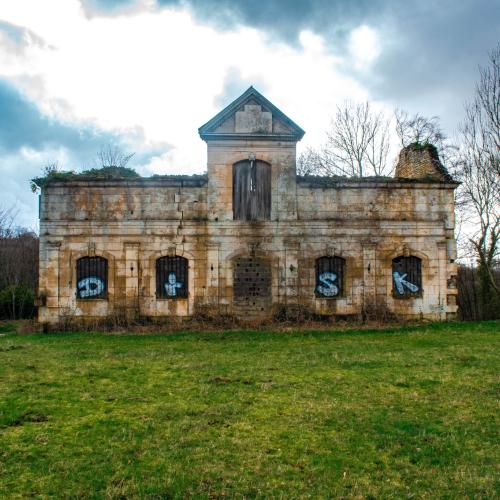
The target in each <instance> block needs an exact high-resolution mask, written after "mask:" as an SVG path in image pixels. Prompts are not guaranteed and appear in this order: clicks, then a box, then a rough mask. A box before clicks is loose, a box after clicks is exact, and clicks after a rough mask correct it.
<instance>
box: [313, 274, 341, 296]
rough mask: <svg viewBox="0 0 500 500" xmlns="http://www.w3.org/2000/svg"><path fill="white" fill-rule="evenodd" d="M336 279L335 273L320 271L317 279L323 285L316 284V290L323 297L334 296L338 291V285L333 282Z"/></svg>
mask: <svg viewBox="0 0 500 500" xmlns="http://www.w3.org/2000/svg"><path fill="white" fill-rule="evenodd" d="M336 279H337V275H336V274H335V273H328V272H327V273H321V274H320V275H319V281H320V282H321V283H323V285H325V286H323V285H318V286H317V287H316V291H317V292H318V293H319V294H321V295H323V296H325V297H335V296H336V295H338V293H339V288H338V286H337V285H335V284H334V281H335V280H336Z"/></svg>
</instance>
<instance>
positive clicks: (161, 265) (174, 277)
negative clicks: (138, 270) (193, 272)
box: [156, 257, 188, 299]
mask: <svg viewBox="0 0 500 500" xmlns="http://www.w3.org/2000/svg"><path fill="white" fill-rule="evenodd" d="M156 296H157V297H158V298H160V299H185V298H187V296H188V260H187V259H185V258H184V257H160V258H159V259H157V260H156Z"/></svg>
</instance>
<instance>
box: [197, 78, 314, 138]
mask: <svg viewBox="0 0 500 500" xmlns="http://www.w3.org/2000/svg"><path fill="white" fill-rule="evenodd" d="M198 132H199V134H200V137H201V138H202V139H203V140H205V141H207V140H216V139H218V140H221V139H237V138H253V139H255V138H262V139H267V140H269V139H271V140H272V139H276V140H292V141H299V140H300V139H301V138H302V137H303V135H304V131H303V130H302V129H301V128H300V127H299V126H298V125H297V124H296V123H294V122H293V121H292V120H291V119H290V118H288V117H287V116H286V115H285V114H284V113H283V112H282V111H280V110H279V109H278V108H277V107H276V106H274V104H272V103H271V102H270V101H268V100H267V99H266V98H265V97H264V96H263V95H262V94H260V93H259V92H258V91H257V90H255V89H254V88H253V87H250V88H249V89H248V90H247V91H246V92H245V93H243V94H242V95H241V96H240V97H238V98H237V99H236V100H234V101H233V102H232V103H231V104H229V106H227V107H226V108H224V109H223V110H222V111H221V112H220V113H218V114H217V115H215V116H214V117H213V118H212V119H211V120H209V121H208V122H207V123H205V125H203V126H201V127H200V128H199V129H198Z"/></svg>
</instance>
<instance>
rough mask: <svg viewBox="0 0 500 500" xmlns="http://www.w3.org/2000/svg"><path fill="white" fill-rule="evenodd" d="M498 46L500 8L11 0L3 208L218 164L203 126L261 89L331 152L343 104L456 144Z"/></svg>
mask: <svg viewBox="0 0 500 500" xmlns="http://www.w3.org/2000/svg"><path fill="white" fill-rule="evenodd" d="M499 41H500V0H459V1H458V0H419V1H411V0H407V1H403V0H357V1H356V0H262V1H261V0H252V1H250V0H0V174H1V176H2V182H1V184H0V207H4V208H5V207H9V206H12V205H15V207H16V210H17V211H18V222H19V223H21V224H23V225H28V226H30V227H33V228H36V218H37V206H38V202H37V197H36V195H33V194H32V193H31V192H30V190H29V179H30V178H32V177H34V176H36V175H37V174H38V173H40V172H41V170H42V168H43V166H44V165H46V164H48V163H52V162H56V161H57V162H58V164H59V166H60V167H62V168H63V169H69V170H81V169H84V168H88V167H92V166H93V158H94V157H95V154H96V152H97V151H98V150H100V149H101V148H102V147H103V146H105V145H107V144H113V145H117V146H119V147H121V148H122V149H123V150H124V151H126V152H135V153H136V154H135V156H134V159H133V162H132V164H131V166H133V167H134V168H136V169H137V170H138V171H139V172H140V173H141V174H144V175H150V174H152V173H196V172H203V171H204V170H205V169H206V166H205V165H206V156H205V144H204V143H203V142H202V141H201V139H200V138H199V137H198V134H197V129H198V127H199V126H200V125H202V124H203V123H205V122H206V121H208V119H210V118H211V117H212V116H213V115H214V114H215V113H217V112H218V111H219V110H220V109H221V108H222V107H224V106H225V105H227V104H228V103H229V102H230V101H231V100H233V99H234V98H236V97H237V96H238V95H239V94H241V93H242V92H244V91H245V90H246V88H248V86H250V85H254V86H255V87H256V88H257V89H258V90H259V91H260V92H262V93H263V94H264V95H265V96H266V97H267V98H268V99H270V100H271V101H272V102H273V103H274V104H276V105H277V106H278V107H279V108H280V109H281V110H282V111H284V112H285V113H286V114H287V115H288V116H290V118H292V119H293V120H294V121H295V122H297V123H298V124H299V125H300V126H301V127H302V128H303V129H305V130H306V135H305V137H304V139H303V141H302V144H301V147H302V148H303V147H305V146H308V145H312V146H315V145H319V144H320V143H321V141H322V138H323V133H324V130H325V129H326V128H327V126H328V124H329V121H330V117H331V116H332V114H333V110H334V109H335V105H336V104H339V103H341V102H342V101H344V100H345V99H347V98H350V99H353V100H365V99H369V100H371V101H373V102H374V103H375V104H376V105H377V106H379V107H380V108H382V109H386V110H387V111H388V112H389V111H390V110H392V109H394V108H395V107H399V108H403V109H406V110H408V111H410V112H420V113H422V114H424V115H426V116H434V115H438V116H439V117H440V118H441V120H442V124H443V126H444V128H445V130H446V131H447V132H448V133H449V134H450V135H451V134H452V133H453V131H454V130H455V128H456V126H457V124H458V122H459V121H460V120H461V118H462V109H463V103H464V101H465V100H466V99H468V98H470V97H471V96H472V94H473V91H474V84H475V81H476V79H477V69H478V65H481V64H485V63H486V61H487V57H488V52H489V51H491V50H492V49H493V48H494V47H495V46H496V45H497V44H498V43H499Z"/></svg>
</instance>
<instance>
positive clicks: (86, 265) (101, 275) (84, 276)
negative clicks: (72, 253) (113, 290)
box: [76, 257, 108, 299]
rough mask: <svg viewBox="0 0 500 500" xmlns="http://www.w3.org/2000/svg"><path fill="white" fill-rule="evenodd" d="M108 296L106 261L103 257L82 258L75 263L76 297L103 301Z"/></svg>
mask: <svg viewBox="0 0 500 500" xmlns="http://www.w3.org/2000/svg"><path fill="white" fill-rule="evenodd" d="M107 294H108V261H107V260H106V259H105V258H103V257H82V258H80V259H78V260H77V261H76V296H77V297H78V298H79V299H105V298H106V297H107Z"/></svg>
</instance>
